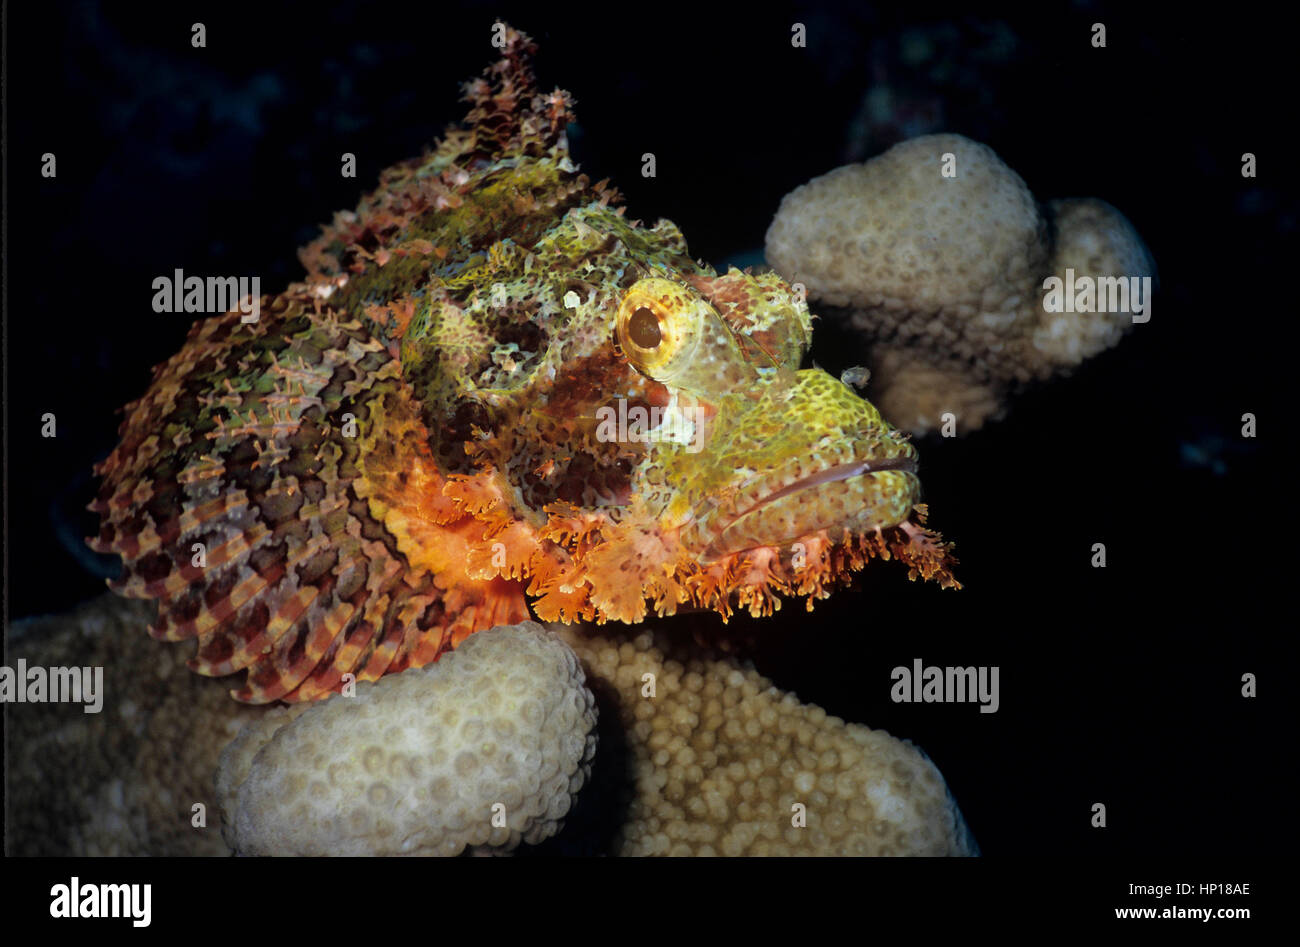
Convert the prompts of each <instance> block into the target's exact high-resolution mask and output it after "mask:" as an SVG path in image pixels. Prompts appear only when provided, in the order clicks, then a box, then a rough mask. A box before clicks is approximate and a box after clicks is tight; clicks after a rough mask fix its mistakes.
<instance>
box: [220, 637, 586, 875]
mask: <svg viewBox="0 0 1300 947" xmlns="http://www.w3.org/2000/svg"><path fill="white" fill-rule="evenodd" d="M595 717H596V715H595V707H594V701H593V698H592V696H591V692H590V691H589V690H587V688H586V686H585V684H584V676H583V672H582V669H581V668H580V667H579V665H578V661H577V659H576V658H575V657H574V655H573V652H571V651H570V650H569V649H568V648H567V647H565V646H564V644H562V643H561V642H560V641H558V640H557V639H556V638H554V637H553V636H552V635H550V634H548V633H547V632H546V631H545V629H543V628H542V627H541V626H540V625H537V624H536V623H534V622H523V623H521V624H519V625H502V626H499V627H496V628H493V629H491V630H488V631H483V632H479V633H478V634H476V635H473V636H471V637H470V638H469V639H468V640H466V641H465V643H464V644H462V645H461V646H460V647H459V648H458V649H457V650H456V651H454V652H452V653H451V654H448V655H444V656H443V657H442V659H441V660H439V661H438V662H437V663H435V664H430V665H428V666H427V667H423V668H419V669H414V670H407V671H404V672H402V673H401V674H395V675H390V676H388V677H384V678H382V679H380V680H379V681H377V682H375V683H362V684H358V685H357V686H356V693H355V696H350V697H349V696H337V695H336V696H333V697H330V698H329V699H327V700H325V701H323V702H321V703H317V704H315V705H312V706H310V707H309V708H307V709H306V710H303V711H299V712H297V713H294V712H279V713H272V714H268V715H267V716H266V717H264V718H263V719H262V720H261V721H259V722H258V723H257V724H255V725H253V726H252V727H250V728H249V729H248V730H247V731H245V733H243V734H241V736H240V739H238V740H237V741H235V742H234V743H232V744H231V746H230V747H228V748H227V750H226V751H225V752H224V753H223V754H222V757H221V762H220V766H219V769H218V774H217V788H218V794H219V796H220V799H221V804H222V808H223V811H224V813H225V815H226V820H225V824H226V829H227V841H229V843H230V845H231V847H232V848H233V849H235V850H236V851H238V852H240V853H242V854H250V855H256V854H266V855H457V854H459V853H460V852H462V851H463V850H465V849H466V848H486V849H493V850H503V851H508V850H510V849H513V848H515V847H516V846H517V845H519V844H520V842H527V843H529V844H536V843H538V842H540V841H542V840H543V839H546V838H549V837H550V836H551V835H554V834H555V833H556V832H557V831H559V828H560V826H561V825H563V820H564V816H565V815H566V814H567V813H568V811H569V809H570V807H571V806H572V802H573V799H574V797H575V796H576V794H577V793H578V791H579V790H580V789H581V788H582V785H583V783H584V781H585V779H586V777H587V775H588V773H589V772H590V765H591V759H592V756H593V755H594V752H595V746H596V739H595Z"/></svg>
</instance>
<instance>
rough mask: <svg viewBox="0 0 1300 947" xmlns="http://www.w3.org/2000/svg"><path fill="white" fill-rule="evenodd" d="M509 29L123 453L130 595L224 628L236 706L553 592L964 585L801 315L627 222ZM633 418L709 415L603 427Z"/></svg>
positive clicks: (374, 663) (474, 625)
mask: <svg viewBox="0 0 1300 947" xmlns="http://www.w3.org/2000/svg"><path fill="white" fill-rule="evenodd" d="M506 37H507V45H506V48H505V49H504V50H503V54H502V57H501V59H500V60H499V61H497V62H496V63H495V64H493V65H492V66H491V67H490V68H489V69H488V70H487V72H486V74H485V78H482V79H478V80H475V81H474V82H471V83H470V84H469V85H468V87H467V89H466V98H467V99H468V101H469V102H470V103H471V105H472V108H471V111H470V112H469V115H468V117H467V120H466V122H465V124H464V126H463V127H462V128H459V129H453V130H450V131H449V132H448V133H447V135H446V137H445V138H444V139H443V141H442V142H441V143H440V144H439V145H438V147H437V148H436V150H434V151H433V152H431V153H429V154H426V155H425V156H423V157H422V158H419V159H416V160H413V161H409V162H406V163H405V164H401V165H398V166H397V167H394V168H390V169H389V170H388V171H386V172H384V174H383V175H382V176H381V180H380V185H379V188H378V189H377V190H376V191H375V192H373V193H372V194H370V195H369V196H367V197H366V198H365V199H364V200H363V201H362V202H361V205H360V207H359V208H358V209H357V211H356V212H354V213H343V214H339V215H337V216H336V219H335V221H334V223H333V224H332V225H331V226H329V227H327V228H326V229H325V232H324V233H323V234H322V236H321V237H320V238H319V239H318V240H316V242H314V243H313V244H311V245H310V246H309V247H307V248H306V249H305V250H304V251H303V253H302V259H303V262H304V264H305V265H306V267H307V269H308V277H307V279H306V280H305V281H304V282H301V283H295V284H292V285H291V286H290V287H289V288H288V289H287V290H286V291H285V292H283V293H281V294H280V295H278V296H275V297H269V298H264V299H263V300H262V312H261V317H260V319H259V320H258V321H257V322H256V323H252V324H244V323H242V322H241V321H240V316H239V313H238V312H234V313H230V314H227V315H224V316H220V317H217V318H211V319H208V320H205V321H202V322H199V323H198V324H196V325H195V327H194V329H193V331H192V332H191V333H190V337H189V339H188V341H187V342H186V344H185V346H184V348H183V349H182V350H181V351H180V353H179V354H177V355H176V356H175V357H174V358H172V359H171V360H170V361H168V362H167V363H165V364H163V365H161V366H159V367H158V368H157V369H155V373H154V380H153V383H152V385H151V386H150V388H149V390H148V392H147V393H146V394H145V395H144V397H143V398H141V399H140V400H139V401H137V402H134V403H133V404H131V405H129V406H128V407H127V409H126V418H125V420H124V422H123V424H122V428H121V436H122V442H121V444H120V446H119V447H118V448H117V449H116V450H115V451H114V452H113V453H112V454H111V455H110V456H109V457H108V459H107V460H105V461H104V462H103V463H102V464H101V465H100V466H99V468H98V472H99V473H100V474H102V475H103V486H102V489H101V490H100V493H99V496H98V499H97V500H96V501H95V502H94V503H93V504H92V509H95V510H98V511H99V512H100V513H101V515H102V525H101V529H100V533H99V536H98V537H97V538H95V539H93V540H92V541H91V542H92V545H93V546H94V547H95V548H96V549H99V550H101V551H105V552H109V551H111V552H116V553H119V554H120V555H121V556H122V557H123V560H124V562H125V571H124V575H123V577H122V579H121V580H120V581H118V582H115V583H113V586H114V588H115V589H116V590H117V591H119V592H121V593H122V594H124V595H128V596H134V597H147V598H155V599H158V601H159V615H158V620H157V622H156V623H155V625H154V627H153V628H152V629H151V631H152V633H153V634H154V635H155V636H156V637H158V638H165V639H168V640H173V641H175V640H181V639H185V638H197V639H198V649H197V652H196V655H195V657H194V658H193V660H192V661H191V667H192V668H193V669H194V670H195V671H197V672H199V673H201V674H207V675H224V674H231V673H234V672H236V671H238V670H241V669H246V670H247V677H246V680H245V682H244V685H243V687H242V688H240V689H238V690H236V691H233V692H232V693H233V695H234V696H235V697H237V698H238V699H240V700H245V701H253V702H267V701H272V700H288V701H301V700H311V699H315V698H319V697H322V696H325V695H326V694H328V693H330V692H331V691H333V690H336V689H337V688H338V686H339V684H340V682H341V681H342V680H343V675H344V674H345V673H349V672H351V673H354V674H356V676H357V678H358V679H361V680H372V679H375V678H377V677H379V676H380V675H382V674H385V673H393V672H395V671H400V670H402V669H403V668H406V667H414V666H419V665H422V664H425V663H427V662H429V661H432V660H434V659H435V658H437V656H438V655H439V654H441V653H442V652H443V651H445V650H447V649H449V648H453V647H455V646H456V645H457V644H458V643H459V642H460V641H462V640H464V638H465V637H466V636H467V635H469V634H471V633H473V632H475V631H478V630H481V629H483V628H488V627H491V626H493V625H496V624H501V623H510V622H517V621H520V620H522V619H524V618H527V617H528V604H527V603H528V600H529V599H530V598H531V600H532V601H531V606H532V609H533V612H534V613H535V615H536V616H537V617H538V618H540V619H542V620H561V621H575V620H588V619H594V620H596V621H601V622H603V621H607V620H618V621H625V622H637V621H640V620H641V619H642V618H643V617H644V616H645V614H646V613H647V607H648V606H650V607H653V608H654V609H655V611H656V612H658V613H660V614H672V613H673V612H675V611H676V610H677V609H679V608H684V607H685V608H688V607H697V608H707V609H713V610H716V611H717V612H719V613H721V614H722V615H723V616H724V617H725V616H727V615H728V614H730V612H731V611H732V609H733V608H735V607H742V608H746V609H748V610H749V611H751V612H752V613H754V614H756V615H757V614H767V613H769V612H770V611H772V610H773V609H775V608H776V607H778V605H779V601H778V599H777V597H776V595H777V593H793V594H801V595H806V596H808V601H809V607H811V603H812V600H813V599H814V598H819V597H825V595H826V594H828V591H829V589H830V588H832V587H834V586H835V585H836V584H840V583H843V582H845V581H847V577H848V575H849V573H850V572H851V571H852V570H854V569H859V568H861V567H862V566H863V565H864V564H865V562H866V560H867V559H868V558H870V557H872V556H879V557H882V558H891V557H895V558H898V559H901V560H903V561H904V562H906V563H907V564H908V566H909V567H910V575H911V576H912V577H916V576H918V575H920V576H922V577H924V578H927V579H929V578H933V579H936V580H938V581H940V582H941V583H943V584H944V585H955V584H956V583H955V582H954V580H953V579H952V576H951V572H950V567H951V565H952V564H953V562H954V560H953V559H952V557H951V555H950V552H949V549H948V547H947V545H946V544H944V543H943V542H942V541H941V540H940V539H939V537H938V536H937V535H936V534H934V533H931V532H929V531H928V530H926V529H925V528H924V526H923V525H922V524H923V521H924V508H923V507H921V506H918V505H917V500H918V498H919V481H918V480H917V477H916V473H915V458H916V453H915V450H914V448H913V447H912V446H911V445H910V444H909V443H907V441H906V439H905V438H904V437H903V436H900V435H899V434H898V433H897V432H895V431H893V430H892V429H891V428H890V427H889V426H888V425H887V424H886V423H885V422H884V421H883V420H882V419H881V417H880V415H879V413H878V412H877V411H876V409H875V408H874V407H872V406H871V405H870V404H868V403H867V402H865V401H863V400H862V399H860V398H858V397H857V395H856V394H854V392H853V391H851V390H850V389H849V388H848V387H847V386H846V385H844V384H843V383H841V382H840V381H838V380H836V379H834V378H831V377H830V376H829V375H826V374H825V373H824V372H821V371H820V370H816V369H813V370H799V364H800V361H801V359H802V358H803V356H804V354H805V353H806V350H807V346H808V342H809V337H810V332H811V320H810V316H809V313H808V311H807V308H806V306H805V305H804V303H803V301H802V300H801V299H800V298H799V297H798V296H796V294H795V293H794V292H793V291H792V290H791V288H790V286H788V285H787V284H786V283H785V282H784V281H782V280H781V279H780V278H779V277H777V276H776V275H775V274H764V275H759V276H754V275H750V274H747V273H742V272H740V271H737V270H734V269H733V270H731V271H730V272H728V273H726V274H723V275H718V274H717V273H715V272H714V271H713V270H712V269H710V268H709V267H707V266H705V265H703V264H700V263H697V262H695V261H694V260H692V259H691V258H690V256H689V255H688V253H687V249H686V242H685V240H684V239H683V237H682V235H681V233H680V232H679V231H678V230H677V228H676V227H675V226H674V225H673V224H672V223H670V222H669V221H663V220H661V221H659V222H658V223H657V224H655V225H654V226H653V227H646V226H644V225H642V224H640V223H639V222H634V221H628V220H627V219H625V217H624V216H623V207H621V206H620V205H619V195H618V194H617V192H616V191H614V190H613V189H612V188H609V187H608V186H606V185H605V184H604V182H601V183H597V184H592V183H590V182H589V181H588V179H587V178H586V177H585V176H583V175H581V174H579V173H578V171H577V169H576V168H575V167H574V166H573V165H572V163H571V162H570V161H569V157H568V151H567V142H566V140H565V137H564V129H565V126H566V125H567V124H568V123H569V122H570V121H572V118H573V116H572V112H571V106H572V102H571V100H570V98H569V96H568V95H567V94H566V93H564V92H562V91H559V90H557V91H555V92H552V93H550V94H539V93H538V92H537V91H536V89H535V87H534V85H533V78H532V73H531V69H530V65H529V61H530V57H531V54H532V51H533V46H532V44H531V42H530V41H529V40H528V38H527V37H526V36H524V35H523V34H520V33H518V32H515V31H513V30H507V32H506ZM620 399H623V401H624V407H625V408H629V407H630V408H637V407H639V408H651V407H657V408H661V409H667V414H666V415H659V414H656V415H655V416H654V417H655V419H656V420H659V419H662V418H665V417H666V418H668V419H670V420H672V419H676V420H678V421H681V420H682V419H687V422H686V424H685V425H678V427H677V430H678V436H677V437H676V438H667V439H666V438H662V437H657V436H655V434H656V432H655V431H652V432H650V436H649V437H637V436H636V435H637V433H638V430H637V429H636V428H635V426H632V427H629V428H628V429H627V431H626V432H625V433H627V434H628V436H626V437H623V438H622V439H619V438H618V437H610V436H609V429H608V428H602V424H601V420H602V415H601V413H600V412H601V409H603V408H609V407H611V406H616V405H617V404H618V402H619V400H620ZM634 413H635V412H634ZM663 423H664V426H663V427H662V428H660V429H657V431H658V432H659V433H662V431H666V430H669V427H668V421H664V422H663ZM692 441H693V442H694V444H695V445H697V446H698V447H699V449H698V450H695V449H692V444H691V443H690V442H692ZM196 544H202V546H203V554H204V555H205V556H206V561H205V562H204V561H202V560H201V559H200V557H199V552H200V551H199V550H198V549H197V547H196Z"/></svg>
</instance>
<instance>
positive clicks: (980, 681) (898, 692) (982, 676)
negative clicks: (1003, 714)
mask: <svg viewBox="0 0 1300 947" xmlns="http://www.w3.org/2000/svg"><path fill="white" fill-rule="evenodd" d="M999 671H1000V668H998V667H997V665H994V666H992V667H988V666H983V665H981V666H979V667H937V666H935V665H929V666H926V665H924V664H922V663H921V659H920V658H916V659H914V660H913V661H912V666H911V667H910V668H909V667H903V666H899V667H896V668H894V670H893V671H892V672H891V673H890V678H891V679H892V680H893V682H894V686H893V687H892V688H890V691H889V696H890V699H891V700H893V702H894V703H896V704H974V703H978V704H979V705H980V713H982V714H995V713H997V712H998V706H999V705H1000V704H1001V700H1000V698H999V697H998V674H999Z"/></svg>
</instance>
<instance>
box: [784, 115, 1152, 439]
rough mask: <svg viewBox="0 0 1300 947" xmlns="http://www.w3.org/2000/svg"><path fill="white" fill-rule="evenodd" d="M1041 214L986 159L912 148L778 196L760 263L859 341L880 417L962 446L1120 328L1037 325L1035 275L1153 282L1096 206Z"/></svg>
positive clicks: (983, 149)
mask: <svg viewBox="0 0 1300 947" xmlns="http://www.w3.org/2000/svg"><path fill="white" fill-rule="evenodd" d="M945 156H951V157H950V158H945ZM945 169H948V170H951V172H952V173H951V175H945V173H944V171H945ZM1045 210H1046V213H1043V212H1040V209H1039V206H1038V204H1037V203H1036V201H1035V200H1034V197H1033V195H1032V194H1031V193H1030V192H1029V189H1028V188H1027V187H1026V186H1025V183H1024V181H1022V180H1021V179H1020V177H1019V175H1017V174H1016V173H1015V172H1014V171H1012V170H1011V169H1010V168H1009V167H1007V166H1006V165H1005V164H1004V163H1003V162H1002V161H1001V160H1000V159H999V158H998V156H997V155H996V154H995V153H994V152H993V150H992V149H990V148H988V147H987V146H985V145H982V144H979V143H978V142H974V141H971V140H970V139H967V138H963V137H962V136H960V135H926V136H923V137H920V138H915V139H911V140H910V141H905V142H902V143H901V144H898V145H896V146H894V147H893V148H891V149H889V151H887V152H885V153H884V154H882V155H880V156H879V157H876V158H874V159H872V160H870V161H868V162H866V163H865V164H857V165H848V166H846V167H842V168H837V169H835V170H834V171H831V172H830V173H828V174H825V175H823V176H821V177H819V178H814V179H813V180H812V181H809V182H808V183H807V184H805V185H803V186H801V187H799V188H796V189H795V190H794V191H792V192H791V193H790V194H787V195H786V197H785V198H784V199H783V200H782V202H781V206H780V208H779V209H778V211H777V214H776V217H775V218H774V219H773V221H772V225H771V227H770V228H769V230H768V233H767V258H768V261H769V262H770V263H771V264H772V266H773V267H774V268H775V269H776V270H777V271H778V272H780V273H781V275H782V276H784V277H786V278H787V279H788V280H790V281H791V282H792V283H802V284H804V285H805V286H806V287H807V289H808V293H809V296H810V297H811V298H812V299H814V300H817V301H818V302H820V303H821V304H822V305H823V307H841V308H842V309H843V310H844V312H843V315H846V316H847V318H848V319H849V320H850V321H851V323H852V325H853V326H855V327H856V328H858V329H859V330H861V331H862V332H863V333H864V334H865V336H866V337H867V339H868V343H869V346H870V355H871V366H870V367H871V368H872V371H873V383H872V387H871V389H870V390H869V392H868V394H869V396H870V397H871V398H872V399H873V400H874V401H875V402H876V403H877V405H878V406H879V407H880V408H881V410H882V412H883V413H884V414H885V416H886V417H888V418H889V419H890V420H891V421H893V422H894V423H895V424H897V425H899V426H901V427H904V428H906V429H908V430H912V431H914V432H917V433H923V432H924V431H926V430H929V429H930V428H932V427H936V426H938V424H939V415H941V414H942V413H943V412H944V411H952V412H953V413H954V415H956V416H957V420H958V429H959V430H960V431H969V430H974V429H975V428H977V427H979V426H980V425H981V424H983V422H984V421H985V420H987V419H988V418H990V417H993V416H996V415H997V413H998V411H999V410H1000V407H1001V405H1002V403H1003V401H1004V399H1005V396H1006V394H1007V392H1008V391H1009V390H1010V389H1011V388H1013V387H1014V386H1016V385H1018V384H1022V383H1024V382H1027V381H1031V380H1035V379H1045V378H1048V377H1051V376H1052V375H1054V374H1060V373H1063V372H1065V371H1068V370H1069V369H1070V368H1072V367H1073V366H1075V365H1077V364H1078V363H1079V362H1081V361H1082V360H1083V359H1086V358H1088V357H1091V356H1092V355H1095V354H1096V353H1097V352H1099V351H1101V350H1103V349H1104V348H1107V347H1109V346H1111V345H1114V344H1115V343H1116V342H1117V341H1118V340H1119V338H1120V337H1121V336H1122V335H1123V333H1124V332H1125V331H1126V330H1127V329H1128V328H1130V327H1131V325H1132V314H1131V313H1127V312H1110V313H1106V312H1093V313H1050V312H1047V311H1045V309H1044V306H1043V299H1044V289H1043V281H1044V280H1045V279H1046V278H1047V277H1048V276H1052V275H1056V276H1059V277H1061V278H1062V279H1064V278H1065V276H1066V270H1067V269H1073V270H1074V273H1075V276H1076V278H1078V277H1082V276H1093V277H1095V276H1126V277H1142V276H1153V275H1154V266H1153V263H1152V261H1151V258H1150V255H1149V254H1148V252H1147V250H1146V247H1145V246H1144V244H1143V243H1142V241H1141V239H1140V238H1139V237H1138V235H1137V233H1136V231H1135V230H1134V229H1133V227H1132V225H1131V224H1129V222H1128V221H1127V220H1126V219H1125V218H1124V217H1123V215H1122V214H1120V213H1119V211H1117V210H1115V208H1113V207H1111V206H1110V205H1109V204H1106V203H1104V202H1102V201H1096V200H1088V199H1081V200H1068V201H1056V202H1052V203H1050V204H1048V205H1047V207H1046V209H1045ZM823 311H824V312H826V314H828V315H832V316H835V315H839V313H837V312H836V311H835V310H834V309H825V308H824V310H823Z"/></svg>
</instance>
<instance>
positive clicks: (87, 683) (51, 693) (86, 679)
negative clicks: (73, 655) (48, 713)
mask: <svg viewBox="0 0 1300 947" xmlns="http://www.w3.org/2000/svg"><path fill="white" fill-rule="evenodd" d="M0 704H85V705H86V706H85V707H83V708H82V710H83V711H85V712H86V713H88V714H97V713H99V712H100V710H102V709H103V707H104V669H103V668H102V667H53V668H44V667H40V666H39V665H33V666H31V667H28V666H27V661H26V659H24V658H19V659H18V666H17V668H11V667H0Z"/></svg>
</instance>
